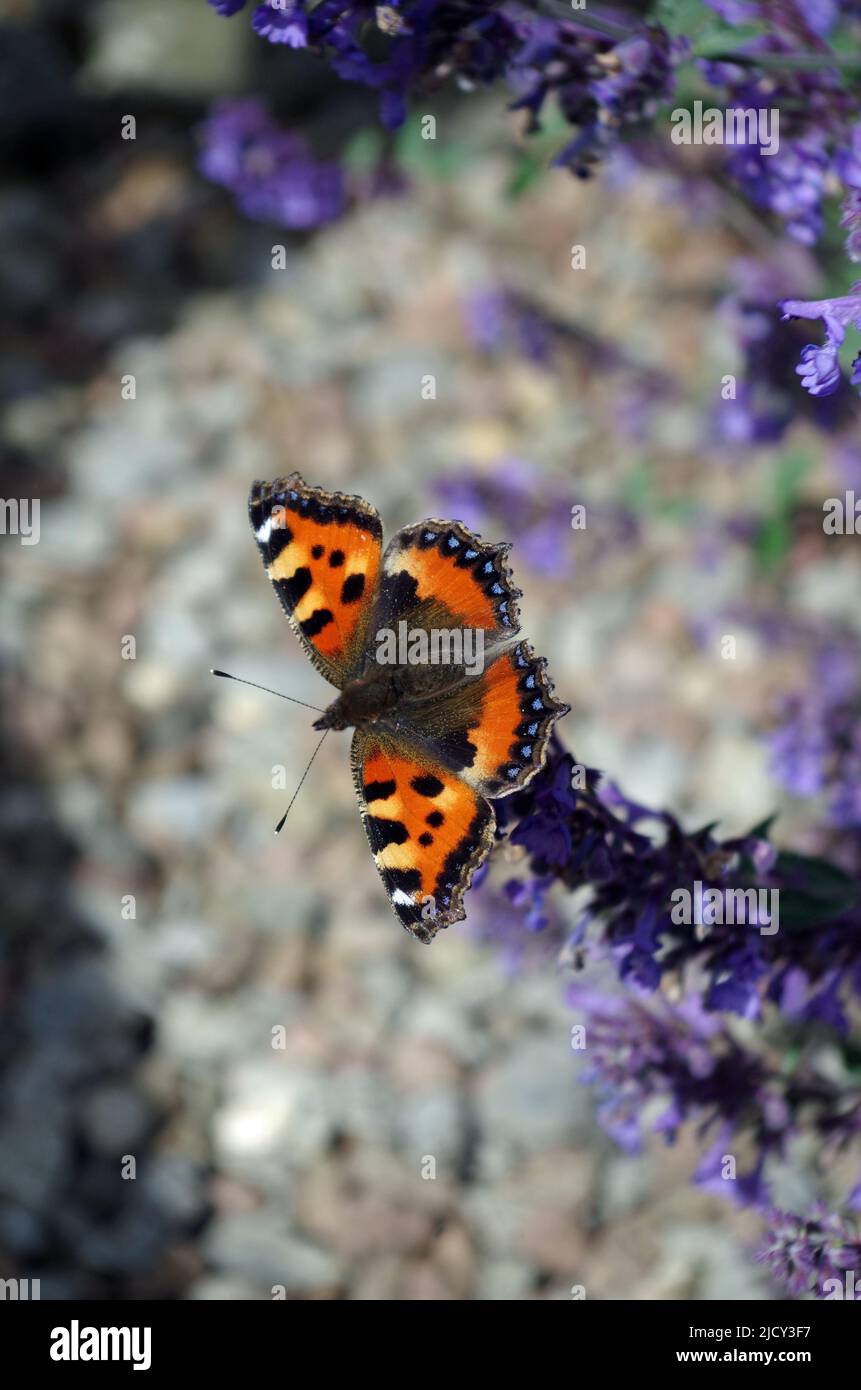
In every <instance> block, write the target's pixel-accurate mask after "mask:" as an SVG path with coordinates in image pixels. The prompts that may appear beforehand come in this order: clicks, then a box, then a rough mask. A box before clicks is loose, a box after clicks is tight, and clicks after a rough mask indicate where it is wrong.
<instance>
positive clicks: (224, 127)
mask: <svg viewBox="0 0 861 1390" xmlns="http://www.w3.org/2000/svg"><path fill="white" fill-rule="evenodd" d="M200 143H201V151H200V169H201V172H202V173H203V174H204V175H205V177H206V178H208V179H210V180H212V182H213V183H218V184H221V185H222V186H223V187H224V188H228V189H229V190H230V191H231V193H233V195H234V197H235V198H236V201H237V204H238V205H239V207H240V208H241V209H242V211H243V212H244V213H245V215H246V217H252V218H256V219H258V220H260V221H266V222H274V223H276V224H277V225H278V226H281V227H288V228H291V229H294V230H305V229H307V228H310V227H317V226H320V225H321V224H322V223H325V222H331V221H333V220H334V219H335V218H336V217H339V216H340V215H341V213H342V212H343V211H344V209H345V207H346V200H347V188H346V181H345V177H344V173H343V171H342V170H341V168H340V167H339V166H338V165H337V164H333V163H324V162H321V161H318V160H315V159H313V158H312V157H311V155H310V154H309V152H308V150H307V147H306V146H305V144H304V142H303V141H302V140H301V139H299V138H298V137H297V136H294V135H291V134H290V133H288V132H287V131H284V130H282V129H281V128H280V127H279V126H277V125H275V123H274V122H273V121H272V120H271V119H270V117H269V116H268V115H267V113H266V111H265V110H264V109H263V107H262V106H261V105H260V103H259V102H257V101H255V100H253V99H245V100H241V101H223V102H219V103H218V104H217V105H216V106H215V107H214V109H213V111H212V113H211V114H210V116H209V119H208V120H207V121H206V122H205V123H204V125H203V126H202V127H201V130H200Z"/></svg>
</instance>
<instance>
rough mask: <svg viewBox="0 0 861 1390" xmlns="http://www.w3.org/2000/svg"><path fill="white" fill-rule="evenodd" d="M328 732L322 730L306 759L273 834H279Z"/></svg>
mask: <svg viewBox="0 0 861 1390" xmlns="http://www.w3.org/2000/svg"><path fill="white" fill-rule="evenodd" d="M328 732H329V730H328V729H326V730H324V732H323V737H322V738H321V739H320V742H319V743H318V744H317V747H316V748H315V749H314V752H313V753H312V754H311V756H310V758H309V759H308V766H307V767H306V768H305V771H304V772H303V773H302V776H301V778H300V779H299V785H298V787H297V788H296V790H295V792H294V793H293V796H292V797H291V799H290V806H288V807H287V810H286V811H285V812H284V814H283V816H282V817H281V819H280V821H279V822H278V824H277V825H276V827H275V834H276V835H280V834H281V831H282V829H283V827H284V822H285V820H286V819H287V817H288V816H289V814H290V807H292V805H293V802H294V801H295V800H296V798H297V796H298V795H299V793H300V791H301V790H302V783H303V782H304V781H305V778H306V777H307V776H308V773H309V772H310V771H311V764H312V762H313V761H314V759H315V758H316V756H317V754H318V753H319V751H320V749H321V748H322V747H323V739H324V738H325V737H326V734H328Z"/></svg>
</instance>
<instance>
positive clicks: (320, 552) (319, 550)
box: [311, 545, 326, 560]
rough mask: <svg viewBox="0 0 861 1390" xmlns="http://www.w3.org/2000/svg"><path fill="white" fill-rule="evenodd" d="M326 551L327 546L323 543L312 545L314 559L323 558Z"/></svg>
mask: <svg viewBox="0 0 861 1390" xmlns="http://www.w3.org/2000/svg"><path fill="white" fill-rule="evenodd" d="M325 553H326V547H325V546H323V545H312V547H311V555H312V558H313V559H315V560H321V559H322V558H323V556H324V555H325Z"/></svg>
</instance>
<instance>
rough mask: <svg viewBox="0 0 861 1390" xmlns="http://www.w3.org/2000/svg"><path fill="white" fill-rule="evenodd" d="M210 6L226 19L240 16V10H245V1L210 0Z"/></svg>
mask: <svg viewBox="0 0 861 1390" xmlns="http://www.w3.org/2000/svg"><path fill="white" fill-rule="evenodd" d="M209 4H210V5H211V6H212V8H213V9H214V10H215V13H216V14H220V15H224V16H225V17H227V16H229V15H232V14H238V13H239V11H240V10H244V9H245V0H209Z"/></svg>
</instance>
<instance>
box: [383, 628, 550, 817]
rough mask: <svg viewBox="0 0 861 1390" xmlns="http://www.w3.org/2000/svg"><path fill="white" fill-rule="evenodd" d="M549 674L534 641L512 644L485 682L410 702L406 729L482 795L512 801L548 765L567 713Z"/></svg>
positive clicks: (496, 658) (471, 681)
mask: <svg viewBox="0 0 861 1390" xmlns="http://www.w3.org/2000/svg"><path fill="white" fill-rule="evenodd" d="M545 668H546V662H545V661H544V659H543V657H536V655H535V653H534V652H533V650H532V648H531V646H530V645H529V643H528V642H522V641H521V642H516V643H515V644H513V645H507V646H505V647H503V648H501V649H499V650H497V651H496V652H495V653H491V655H490V657H489V660H488V664H487V666H486V667H485V670H484V672H483V673H482V674H481V675H480V676H475V677H472V678H468V679H463V680H461V681H460V682H459V683H458V684H457V685H456V686H455V687H454V688H453V689H452V690H450V691H449V692H448V693H446V694H443V695H442V696H438V697H437V698H436V699H434V700H432V701H423V702H421V703H416V704H412V705H410V704H405V705H404V707H403V721H404V724H405V726H406V727H407V728H408V729H409V730H410V731H411V732H412V733H413V734H414V736H415V737H416V739H417V740H418V741H419V742H420V743H421V745H422V746H423V747H426V748H427V750H428V752H429V754H430V755H431V756H435V757H438V758H439V760H440V762H442V763H443V764H444V765H445V766H447V767H449V768H450V769H452V770H453V771H456V772H458V773H459V774H460V776H461V777H462V778H463V779H464V781H466V782H468V783H469V785H470V786H472V787H474V788H475V789H476V791H478V792H479V793H481V794H482V795H483V796H489V797H498V796H506V795H508V793H510V792H513V791H517V790H518V789H519V788H520V787H523V786H524V785H525V784H526V783H527V782H528V781H529V780H530V778H531V777H533V776H534V775H535V773H536V772H537V771H538V769H539V768H540V767H541V766H542V765H543V762H544V752H545V749H546V747H547V742H548V739H549V738H550V734H551V733H552V730H553V725H554V723H555V721H556V720H557V719H559V718H561V717H562V715H564V714H567V713H568V709H569V706H568V705H566V704H562V703H561V702H560V701H559V700H556V699H555V698H554V696H553V683H552V681H551V680H550V678H549V676H548V675H547V672H546V669H545Z"/></svg>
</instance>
